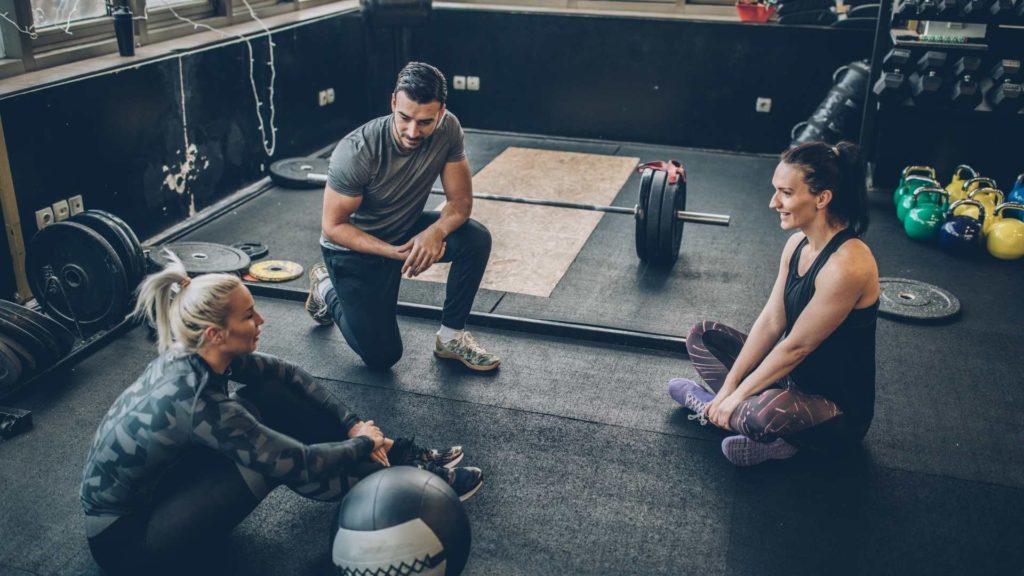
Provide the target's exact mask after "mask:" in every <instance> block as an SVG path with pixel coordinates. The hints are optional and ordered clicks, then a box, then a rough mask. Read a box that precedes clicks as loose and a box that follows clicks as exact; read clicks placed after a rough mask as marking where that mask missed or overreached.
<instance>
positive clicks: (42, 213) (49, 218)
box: [36, 207, 53, 230]
mask: <svg viewBox="0 0 1024 576" xmlns="http://www.w3.org/2000/svg"><path fill="white" fill-rule="evenodd" d="M50 224H53V209H52V208H49V207H47V208H43V209H42V210H36V230H42V229H43V228H46V227H47V226H49V225H50Z"/></svg>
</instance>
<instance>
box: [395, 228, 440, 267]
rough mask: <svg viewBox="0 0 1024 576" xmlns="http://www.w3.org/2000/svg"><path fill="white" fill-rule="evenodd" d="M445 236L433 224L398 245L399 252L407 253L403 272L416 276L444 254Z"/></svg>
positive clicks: (401, 253)
mask: <svg viewBox="0 0 1024 576" xmlns="http://www.w3.org/2000/svg"><path fill="white" fill-rule="evenodd" d="M444 249H445V243H444V236H443V235H442V233H441V231H440V230H439V229H438V228H436V227H434V226H431V227H429V228H427V229H426V230H424V231H422V232H420V233H419V234H417V235H415V236H413V237H412V239H411V240H409V241H408V242H406V243H405V244H403V245H401V246H399V247H398V254H400V255H405V263H404V264H403V265H402V274H403V275H405V276H407V277H409V278H414V277H416V276H419V275H420V274H422V273H424V272H426V271H427V269H429V268H430V267H431V266H433V265H434V263H435V262H437V261H438V260H440V259H441V257H442V256H444Z"/></svg>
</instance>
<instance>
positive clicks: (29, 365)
mask: <svg viewBox="0 0 1024 576" xmlns="http://www.w3.org/2000/svg"><path fill="white" fill-rule="evenodd" d="M0 343H2V344H4V345H5V346H7V347H8V348H10V349H11V350H13V351H14V352H15V353H16V354H17V355H18V360H20V361H21V373H22V374H23V375H28V374H31V373H33V372H35V371H36V359H35V357H34V356H32V353H31V352H29V351H28V349H27V348H25V347H24V346H22V345H21V344H20V343H18V341H17V340H15V339H14V338H11V337H10V336H8V335H6V334H4V333H3V332H0Z"/></svg>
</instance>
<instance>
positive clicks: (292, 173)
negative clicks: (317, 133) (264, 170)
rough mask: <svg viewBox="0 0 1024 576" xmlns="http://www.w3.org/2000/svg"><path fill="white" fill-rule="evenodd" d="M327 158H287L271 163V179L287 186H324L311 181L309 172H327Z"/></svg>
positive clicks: (328, 161) (279, 184)
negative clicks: (308, 176)
mask: <svg viewBox="0 0 1024 576" xmlns="http://www.w3.org/2000/svg"><path fill="white" fill-rule="evenodd" d="M329 164H330V160H328V159H327V158H285V159H284V160H278V161H277V162H274V163H273V164H271V165H270V179H271V180H273V181H274V183H275V184H277V185H278V186H283V187H285V188H323V187H324V185H323V184H322V183H320V182H310V181H309V179H308V178H306V175H307V174H323V175H326V174H327V167H328V165H329Z"/></svg>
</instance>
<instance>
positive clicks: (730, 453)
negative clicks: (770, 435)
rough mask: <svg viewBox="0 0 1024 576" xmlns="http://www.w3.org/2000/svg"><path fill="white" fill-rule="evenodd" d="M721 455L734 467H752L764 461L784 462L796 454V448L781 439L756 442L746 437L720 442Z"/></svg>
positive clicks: (729, 438) (736, 437) (731, 437)
mask: <svg viewBox="0 0 1024 576" xmlns="http://www.w3.org/2000/svg"><path fill="white" fill-rule="evenodd" d="M722 453H723V454H725V458H726V459H727V460H728V461H729V462H732V463H733V464H734V465H736V466H754V465H755V464H760V463H761V462H764V461H765V460H785V459H786V458H792V457H793V456H794V455H795V454H796V453H797V447H796V446H793V445H792V444H790V443H788V442H786V441H785V440H783V439H782V438H779V439H777V440H775V441H774V442H756V441H754V440H751V439H750V438H747V437H746V436H729V437H728V438H726V439H725V440H722Z"/></svg>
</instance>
